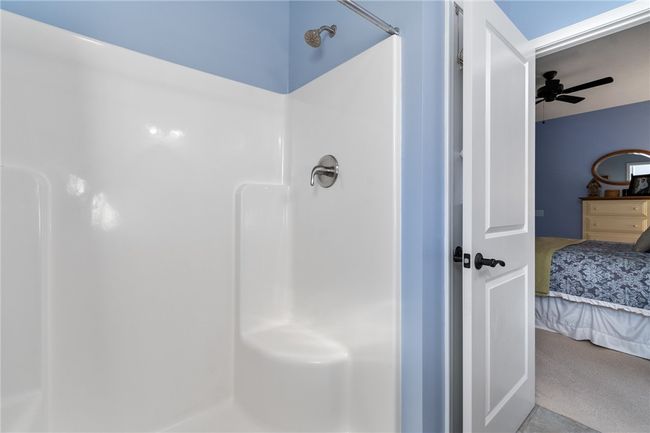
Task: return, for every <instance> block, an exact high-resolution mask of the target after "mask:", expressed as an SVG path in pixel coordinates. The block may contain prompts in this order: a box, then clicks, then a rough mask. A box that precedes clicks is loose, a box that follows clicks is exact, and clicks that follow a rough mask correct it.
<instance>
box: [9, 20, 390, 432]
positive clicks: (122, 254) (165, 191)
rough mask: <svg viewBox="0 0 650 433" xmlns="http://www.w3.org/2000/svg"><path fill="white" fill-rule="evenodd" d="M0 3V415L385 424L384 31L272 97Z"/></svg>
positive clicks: (160, 422) (47, 427) (18, 422)
mask: <svg viewBox="0 0 650 433" xmlns="http://www.w3.org/2000/svg"><path fill="white" fill-rule="evenodd" d="M0 13H1V18H2V71H1V74H2V75H1V78H2V107H1V108H2V130H1V138H2V153H1V162H2V171H1V189H2V212H1V222H2V227H1V236H2V243H1V247H2V279H1V284H2V287H1V289H2V293H1V303H2V311H1V313H2V324H1V325H2V334H1V339H2V340H1V343H2V347H1V349H2V372H1V373H2V377H1V378H2V395H1V397H2V425H1V427H2V431H3V432H5V431H6V432H10V431H12V432H13V431H15V432H29V431H61V432H63V431H65V432H74V431H77V432H81V431H83V432H100V431H101V432H110V431H112V432H118V431H121V432H123V431H129V432H144V431H159V432H162V431H177V432H190V431H197V432H198V431H203V432H207V431H211V432H216V431H224V432H226V431H227V432H236V431H240V432H245V431H246V432H253V431H254V432H261V431H264V432H306V431H327V432H362V431H377V432H378V431H381V432H387V431H398V430H399V428H400V380H399V377H400V318H399V311H400V165H401V147H400V146H401V144H400V139H401V131H400V122H401V114H400V113H401V101H400V94H401V77H400V70H401V64H400V40H399V37H398V36H390V37H388V38H387V39H385V40H383V41H382V42H380V43H378V44H377V45H375V46H373V47H371V48H370V49H368V50H366V51H365V52H363V53H361V54H359V55H358V56H356V57H354V58H352V59H351V60H349V61H347V62H345V63H343V64H341V65H339V66H338V67H336V68H335V69H333V70H330V71H329V72H327V73H325V74H323V75H321V76H320V77H318V78H316V79H315V80H313V81H311V82H310V83H308V84H306V85H304V86H303V87H301V88H299V89H297V90H295V91H293V92H291V93H288V94H280V93H274V92H270V91H266V90H262V89H259V88H256V87H253V86H250V85H246V84H242V83H238V82H235V81H231V80H228V79H225V78H221V77H218V76H215V75H210V74H207V73H203V72H199V71H197V70H193V69H190V68H187V67H183V66H179V65H176V64H172V63H169V62H166V61H163V60H159V59H156V58H153V57H149V56H146V55H143V54H139V53H136V52H133V51H129V50H127V49H124V48H120V47H117V46H113V45H110V44H107V43H103V42H99V41H96V40H93V39H89V38H87V37H85V36H81V35H77V34H75V33H71V32H68V31H65V30H61V29H58V28H55V27H51V26H48V25H46V24H42V23H39V22H36V21H32V20H30V19H27V18H23V17H20V16H18V15H14V14H12V13H8V12H5V11H2V12H0ZM318 36H319V37H320V35H318ZM323 36H325V35H323ZM312 41H314V44H315V41H316V38H315V35H312ZM335 41H336V38H334V39H333V40H332V41H328V42H332V43H334V42H335ZM328 155H330V156H332V157H333V159H329V158H325V159H322V158H323V157H325V156H328ZM333 161H336V163H337V164H336V166H335V165H333V164H334V162H333ZM315 167H316V171H314V169H315ZM318 167H320V168H318ZM335 172H336V173H335ZM312 178H313V179H314V182H313V185H311V184H310V183H311V182H310V181H311V180H312Z"/></svg>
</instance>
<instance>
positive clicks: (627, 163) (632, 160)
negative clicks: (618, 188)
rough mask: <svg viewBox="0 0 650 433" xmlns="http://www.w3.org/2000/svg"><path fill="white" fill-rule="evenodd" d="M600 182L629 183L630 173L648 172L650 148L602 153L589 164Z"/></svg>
mask: <svg viewBox="0 0 650 433" xmlns="http://www.w3.org/2000/svg"><path fill="white" fill-rule="evenodd" d="M591 174H593V175H594V177H595V178H596V180H598V181H599V182H601V183H607V184H610V185H625V186H627V185H629V184H630V179H631V178H632V175H639V174H650V150H642V149H627V150H618V151H616V152H612V153H608V154H607V155H603V156H601V157H600V158H598V160H597V161H596V162H594V165H592V166H591Z"/></svg>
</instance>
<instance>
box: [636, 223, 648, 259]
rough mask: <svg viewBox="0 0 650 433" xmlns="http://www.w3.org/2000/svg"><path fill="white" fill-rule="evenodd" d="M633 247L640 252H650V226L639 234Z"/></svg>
mask: <svg viewBox="0 0 650 433" xmlns="http://www.w3.org/2000/svg"><path fill="white" fill-rule="evenodd" d="M632 249H633V250H634V251H638V252H640V253H650V228H649V229H648V230H646V231H644V232H643V234H641V236H639V239H637V240H636V243H635V244H634V247H632Z"/></svg>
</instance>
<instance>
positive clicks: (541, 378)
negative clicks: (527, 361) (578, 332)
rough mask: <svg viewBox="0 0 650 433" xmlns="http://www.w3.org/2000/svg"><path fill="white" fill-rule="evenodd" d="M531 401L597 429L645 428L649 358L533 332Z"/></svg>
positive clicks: (649, 405) (649, 409)
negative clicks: (533, 386) (533, 396)
mask: <svg viewBox="0 0 650 433" xmlns="http://www.w3.org/2000/svg"><path fill="white" fill-rule="evenodd" d="M536 339H537V341H536V346H537V347H536V351H537V356H536V379H537V386H536V397H537V404H539V405H540V406H544V407H546V408H548V409H550V410H552V411H554V412H557V413H559V414H561V415H564V416H567V417H569V418H572V419H574V420H576V421H578V422H580V423H582V424H585V425H586V426H589V427H591V428H593V429H595V430H598V431H600V432H603V433H610V432H612V433H613V432H616V433H622V432H625V433H631V432H643V433H647V432H650V361H649V360H647V359H643V358H637V357H635V356H631V355H626V354H624V353H620V352H616V351H614V350H609V349H605V348H602V347H599V346H595V345H593V344H591V343H589V342H587V341H575V340H572V339H570V338H568V337H565V336H563V335H560V334H554V333H552V332H547V331H541V330H539V329H538V330H537V332H536Z"/></svg>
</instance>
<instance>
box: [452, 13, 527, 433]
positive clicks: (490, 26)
mask: <svg viewBox="0 0 650 433" xmlns="http://www.w3.org/2000/svg"><path fill="white" fill-rule="evenodd" d="M464 6H465V14H464V19H465V26H464V54H465V55H464V70H463V155H464V160H463V198H464V207H463V250H464V251H465V252H467V253H470V254H471V255H472V260H471V261H472V267H471V268H470V269H467V268H465V269H464V270H463V379H464V381H463V392H464V395H463V424H464V426H463V429H464V430H465V431H467V432H473V433H478V432H501V433H505V432H514V431H516V429H517V427H519V425H520V424H521V422H522V421H523V420H524V419H525V417H526V416H527V415H528V413H529V412H530V410H531V409H532V408H533V406H534V377H535V374H534V373H535V366H534V310H533V308H534V271H535V269H534V218H531V215H532V214H533V212H534V206H533V203H534V201H533V199H534V197H533V196H534V193H533V191H534V190H533V188H534V180H533V174H534V135H533V132H534V129H533V127H534V117H533V116H534V110H533V109H534V105H533V101H534V98H532V97H530V95H533V92H534V70H535V64H534V61H535V60H534V51H533V49H532V46H531V45H530V44H529V42H528V41H527V40H526V38H524V37H523V36H522V35H521V34H520V33H519V31H518V30H517V29H516V28H515V27H514V25H513V24H512V23H511V22H510V21H509V20H508V18H507V17H506V16H505V15H504V14H503V12H502V11H501V10H500V9H499V8H498V7H497V6H496V5H495V4H494V3H493V2H491V1H470V2H465V4H464ZM477 253H481V254H483V256H484V257H486V258H495V259H499V260H503V261H504V262H505V266H503V267H501V266H497V267H489V266H484V267H482V268H481V269H477V268H476V267H475V266H474V258H475V256H476V254H477Z"/></svg>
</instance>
